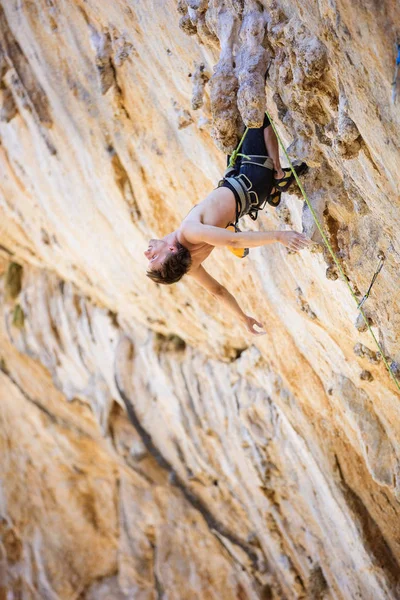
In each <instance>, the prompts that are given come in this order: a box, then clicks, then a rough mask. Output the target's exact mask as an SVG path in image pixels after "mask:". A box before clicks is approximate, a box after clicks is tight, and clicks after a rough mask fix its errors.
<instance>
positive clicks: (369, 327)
mask: <svg viewBox="0 0 400 600" xmlns="http://www.w3.org/2000/svg"><path fill="white" fill-rule="evenodd" d="M265 114H266V115H267V117H268V119H269V121H270V123H271V126H272V129H273V130H274V133H275V135H276V137H277V139H278V142H279V145H280V147H281V148H282V150H283V152H284V154H285V156H286V159H287V161H288V163H289V165H290V169H291V171H292V173H293V176H294V178H295V180H296V182H297V185H298V186H299V189H300V191H301V193H302V195H303V198H304V200H305V201H306V203H307V206H308V208H309V209H310V212H311V214H312V217H313V219H314V221H315V224H316V226H317V227H318V230H319V232H320V234H321V236H322V239H323V241H324V244H325V246H326V247H327V248H328V251H329V253H330V255H331V256H332V258H333V260H334V262H335V265H336V266H337V268H338V271H339V273H340V276H341V278H342V279H343V281H344V282H345V284H346V285H347V287H348V288H349V290H350V293H351V295H352V297H353V299H354V300H355V302H356V304H357V308H358V310H359V311H360V313H361V314H362V317H363V319H364V322H365V325H366V326H367V328H368V331H369V333H370V334H371V336H372V339H373V340H374V342H375V344H376V347H377V348H378V351H379V353H380V355H381V357H382V360H383V362H384V364H385V367H386V369H387V371H388V373H389V375H390V377H391V378H392V379H393V381H394V384H395V385H396V387H397V389H398V390H399V392H400V383H399V381H398V379H396V377H395V375H394V373H393V371H392V369H391V368H390V365H389V363H388V361H387V359H386V357H385V355H384V353H383V350H382V347H381V345H380V343H379V342H378V340H377V339H376V336H375V334H374V332H373V331H372V329H371V325H370V324H369V320H368V318H367V316H366V314H365V312H364V310H363V309H362V308H361V306H359V301H358V298H357V296H356V294H355V293H354V290H353V288H352V287H351V285H350V282H349V279H348V278H347V277H346V275H345V273H344V271H343V268H342V265H341V264H340V262H339V259H338V258H337V256H336V254H335V252H334V250H333V248H332V246H331V244H330V243H329V240H328V238H327V237H326V235H325V232H324V230H323V228H322V226H321V223H320V222H319V220H318V217H317V215H316V213H315V210H314V209H313V207H312V205H311V202H310V200H309V199H308V196H307V194H306V192H305V190H304V188H303V185H302V183H301V181H300V179H299V177H298V175H297V173H296V171H295V169H294V167H293V164H292V161H291V160H290V158H289V155H288V153H287V151H286V148H285V146H284V144H283V142H282V139H281V137H280V135H279V133H278V131H277V129H276V127H275V124H274V122H273V120H272V118H271V116H270V114H269V113H268V111H267V110H266V111H265ZM248 129H249V128H248V127H247V128H246V131H245V132H244V134H243V136H242V139H241V140H240V143H239V145H238V147H237V149H236V150H235V151H234V153H233V154H232V156H233V155H234V154H235V159H234V162H233V164H235V160H236V156H238V152H239V150H240V148H241V146H242V143H243V141H244V138H245V137H246V134H247V131H248ZM231 160H232V158H231ZM229 166H231V164H230V163H229Z"/></svg>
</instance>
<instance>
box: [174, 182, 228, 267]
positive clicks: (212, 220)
mask: <svg viewBox="0 0 400 600" xmlns="http://www.w3.org/2000/svg"><path fill="white" fill-rule="evenodd" d="M235 217H236V201H235V197H234V195H233V193H232V192H231V190H229V189H228V188H225V187H220V188H216V189H215V190H213V191H212V192H211V193H210V194H209V195H208V196H207V197H206V198H205V199H204V200H202V202H200V203H199V204H196V205H195V206H194V207H193V208H192V209H191V210H190V212H189V213H188V214H187V216H186V217H185V218H184V219H183V221H182V223H181V227H180V228H179V229H178V230H177V236H178V241H179V242H180V243H181V244H182V245H183V246H185V248H187V249H188V250H189V252H190V255H191V257H192V267H191V269H190V270H191V271H194V270H196V269H197V268H198V267H199V266H200V265H201V263H202V262H203V261H204V260H205V259H206V258H207V257H208V256H209V255H210V254H211V252H212V251H213V250H214V247H215V246H211V245H210V244H207V243H205V242H202V243H199V244H192V243H191V242H189V241H188V240H187V239H186V238H185V236H184V234H183V232H182V226H183V225H184V224H186V223H188V222H190V221H195V222H197V223H198V222H200V223H203V225H213V226H214V227H222V228H225V227H227V226H228V225H229V223H233V222H234V221H235Z"/></svg>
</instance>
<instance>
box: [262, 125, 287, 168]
mask: <svg viewBox="0 0 400 600" xmlns="http://www.w3.org/2000/svg"><path fill="white" fill-rule="evenodd" d="M264 141H265V147H266V148H267V152H268V156H270V157H271V158H272V162H273V163H274V170H275V179H282V177H284V175H285V173H284V172H283V170H282V166H281V161H280V158H279V144H278V140H277V139H276V135H275V133H274V130H273V129H272V126H271V125H268V127H265V129H264Z"/></svg>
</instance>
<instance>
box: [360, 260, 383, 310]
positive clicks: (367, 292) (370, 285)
mask: <svg viewBox="0 0 400 600" xmlns="http://www.w3.org/2000/svg"><path fill="white" fill-rule="evenodd" d="M378 258H379V264H378V266H377V268H376V271H375V273H374V274H373V277H372V280H371V283H370V284H369V288H368V289H367V291H366V292H365V294H364V296H363V297H362V299H361V301H360V302H359V304H358V307H357V308H361V307H362V305H363V304H364V302H365V301H366V300H367V299H368V297H369V294H370V291H371V289H372V286H373V285H374V283H375V281H376V279H377V277H378V275H379V273H380V272H381V270H382V267H383V263H384V262H385V258H386V257H385V255H384V254H383V252H378Z"/></svg>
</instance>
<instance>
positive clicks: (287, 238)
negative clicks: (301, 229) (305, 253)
mask: <svg viewBox="0 0 400 600" xmlns="http://www.w3.org/2000/svg"><path fill="white" fill-rule="evenodd" d="M279 241H280V243H281V244H283V245H284V246H286V248H289V250H292V251H293V252H298V251H299V250H304V248H307V246H309V245H310V244H311V243H312V242H311V240H310V238H308V237H307V236H306V235H304V233H298V232H297V231H279Z"/></svg>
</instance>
